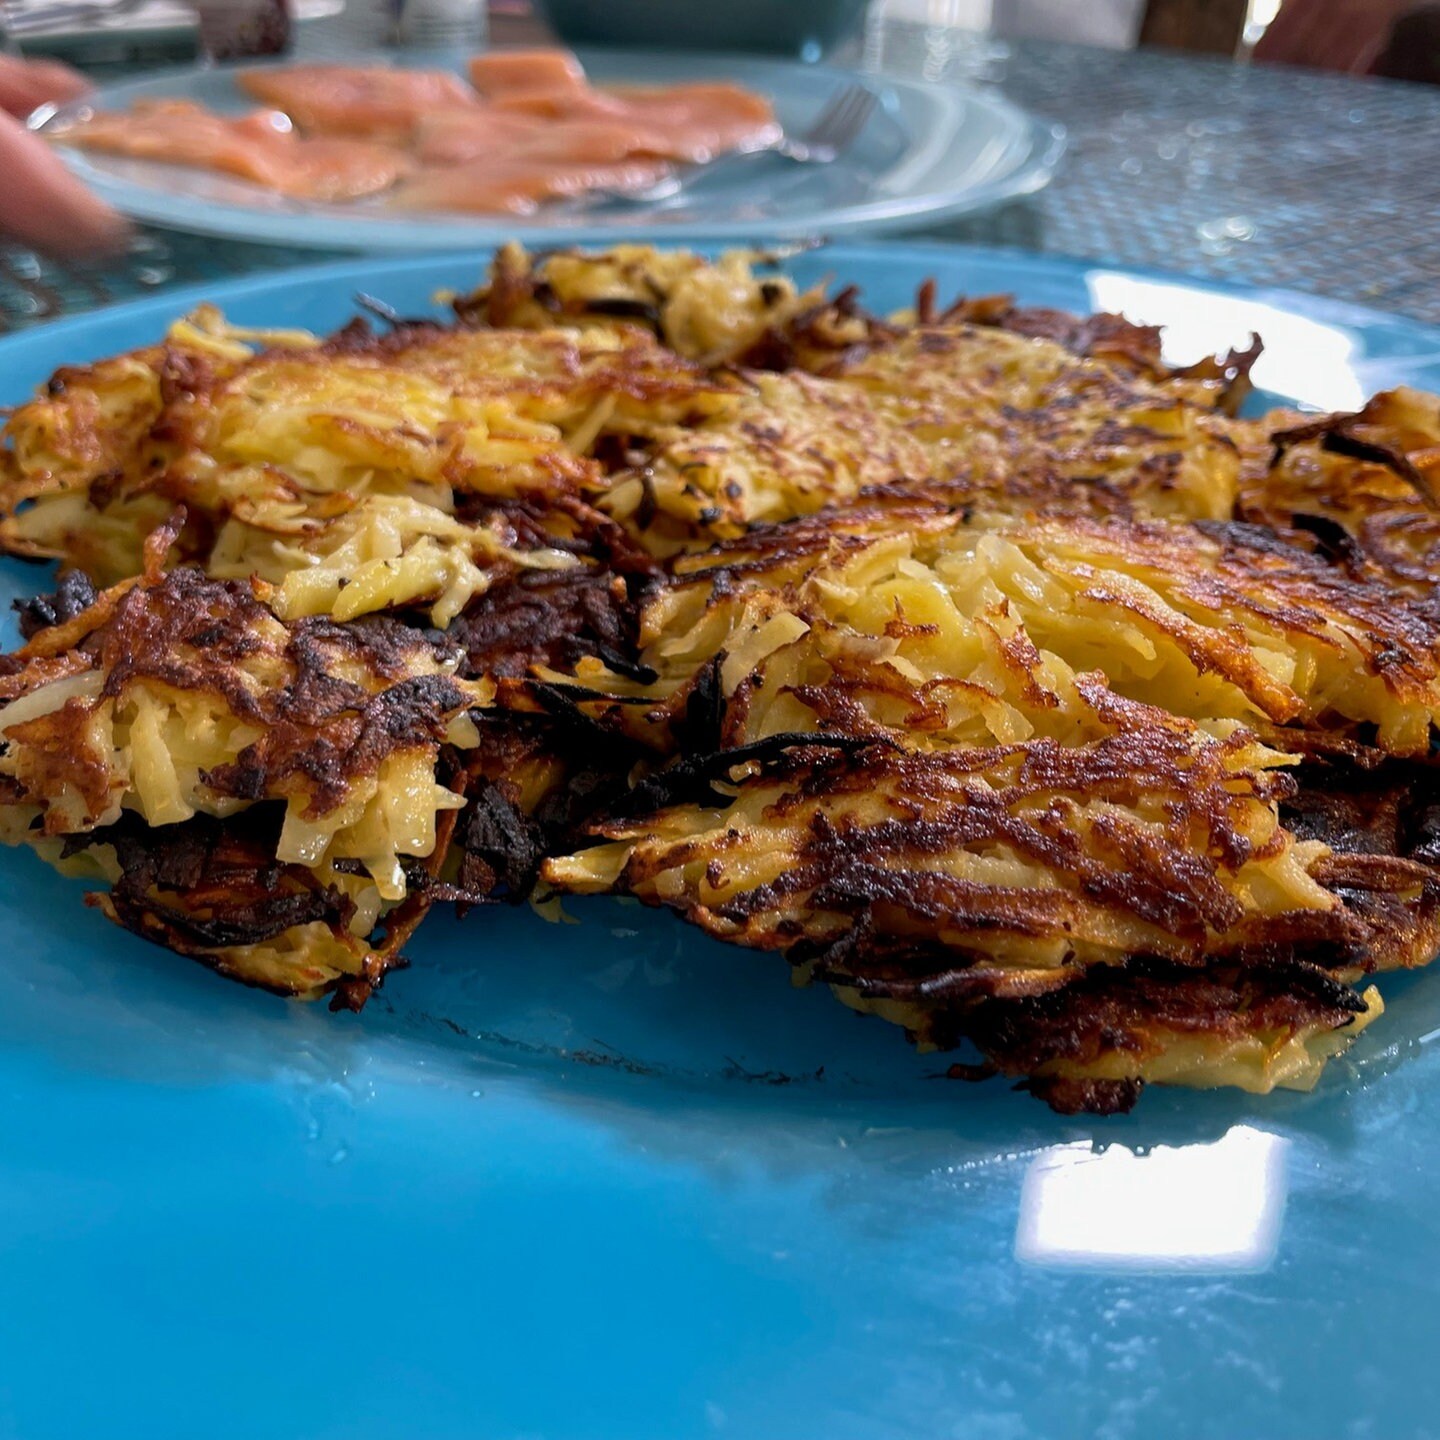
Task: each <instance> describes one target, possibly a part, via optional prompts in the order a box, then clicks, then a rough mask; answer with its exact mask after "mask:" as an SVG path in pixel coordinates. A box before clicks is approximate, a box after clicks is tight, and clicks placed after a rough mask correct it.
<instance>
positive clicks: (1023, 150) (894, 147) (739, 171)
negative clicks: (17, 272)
mask: <svg viewBox="0 0 1440 1440" xmlns="http://www.w3.org/2000/svg"><path fill="white" fill-rule="evenodd" d="M469 53H470V52H468V51H458V50H437V51H433V52H430V53H422V54H419V55H414V54H413V52H412V58H413V60H414V63H415V64H417V65H427V66H438V67H440V68H445V69H453V70H456V71H458V72H460V73H463V72H464V65H465V60H466V59H467V58H468V55H469ZM580 55H581V57H582V59H583V60H584V63H585V68H586V70H587V72H588V73H589V74H590V76H591V77H592V78H593V79H594V80H596V81H598V82H600V83H626V82H628V83H637V84H651V85H654V84H662V83H668V82H671V81H682V80H705V79H718V80H735V81H738V82H739V83H741V84H744V85H748V86H749V87H750V88H752V89H754V90H757V91H759V92H760V93H761V94H763V95H767V96H769V97H770V98H771V100H772V101H773V103H774V105H775V112H776V115H777V116H778V118H779V120H780V122H781V123H782V124H783V125H784V127H785V130H786V132H787V133H788V134H791V135H800V134H803V133H804V132H805V130H806V129H807V127H808V126H809V125H810V124H811V123H812V122H813V121H814V120H815V118H816V117H817V116H818V115H819V113H820V112H821V110H823V109H824V107H825V105H826V104H827V103H828V102H829V101H830V100H831V99H832V98H833V97H834V96H835V95H836V94H837V93H838V92H839V91H840V90H841V89H843V88H844V87H845V86H846V85H847V84H850V83H851V82H852V81H854V79H855V78H856V77H855V76H853V75H850V74H848V73H846V72H843V71H839V70H832V69H829V68H828V67H826V66H823V65H801V64H798V63H794V62H789V61H781V60H761V59H756V58H755V57H754V56H753V55H730V56H727V55H713V54H705V55H701V54H696V55H684V54H678V53H668V54H667V53H657V52H656V51H625V50H595V51H586V50H582V51H580ZM392 60H393V56H376V57H373V58H372V59H371V60H370V61H368V62H365V63H375V64H388V63H391V61H392ZM360 61H364V57H360ZM360 61H357V63H360ZM245 68H250V69H254V68H259V67H256V66H249V67H245ZM235 73H236V72H235V69H234V68H221V69H189V70H177V71H172V72H170V73H168V74H165V73H161V74H157V75H150V76H147V77H146V78H145V79H143V80H129V81H125V82H122V83H118V84H115V85H110V86H106V87H105V88H103V89H101V90H99V91H97V92H95V93H94V94H92V95H89V96H87V97H86V98H85V99H84V100H83V101H78V102H76V103H74V104H71V105H67V106H62V107H59V108H58V109H57V108H56V107H55V106H51V105H47V106H44V107H42V109H40V110H38V111H36V112H35V114H34V115H33V116H31V119H30V124H31V126H32V128H34V129H37V130H40V131H41V132H43V133H47V134H54V133H56V132H57V131H59V130H61V129H63V127H64V125H65V123H66V122H67V121H69V120H71V119H73V118H74V117H75V116H77V115H80V114H84V113H86V112H88V111H91V110H123V109H126V108H128V107H129V106H130V105H132V104H133V103H134V102H135V101H136V100H144V99H154V98H157V97H159V98H166V99H188V100H197V101H200V102H201V103H202V104H204V105H207V106H209V107H210V108H211V109H214V110H219V111H222V112H235V111H242V110H247V109H253V108H254V106H255V101H253V100H250V99H248V98H247V97H246V96H245V95H244V94H242V92H241V91H240V90H239V89H238V87H237V86H236V84H235V79H234V77H235ZM865 83H867V84H869V85H870V86H871V87H872V88H873V89H874V90H875V92H876V93H877V95H878V96H879V97H880V100H881V102H882V103H881V104H880V106H879V107H878V108H877V109H876V111H875V112H874V114H872V116H871V117H870V120H869V121H868V123H867V124H866V125H865V128H864V129H863V130H862V131H861V132H860V134H859V135H858V136H857V137H856V139H855V142H854V144H853V145H851V146H850V148H849V149H848V150H847V151H846V152H845V154H844V155H843V156H841V158H840V159H838V160H837V161H835V162H834V163H833V164H829V165H795V164H793V163H790V162H787V161H785V160H782V159H779V158H777V157H775V156H763V155H761V156H753V157H751V158H750V159H748V160H747V161H746V162H745V164H743V165H740V164H738V163H736V164H734V165H732V166H728V167H726V168H725V169H724V171H723V172H722V173H717V174H716V175H715V176H713V177H709V178H700V179H698V180H696V181H695V182H694V185H693V189H691V190H690V191H687V195H686V198H684V199H683V200H681V201H666V202H661V203H657V204H654V205H650V206H646V207H637V206H623V207H617V206H614V205H611V206H608V207H600V208H597V207H596V206H595V205H594V204H592V203H585V202H566V203H562V204H554V205H550V206H546V207H544V208H543V209H542V210H541V211H540V212H539V213H538V214H537V215H536V216H534V217H533V218H531V219H528V220H523V221H522V220H517V219H516V218H515V217H513V216H510V217H502V216H461V215H455V214H436V215H424V214H416V213H414V212H405V211H394V210H387V209H385V208H384V206H383V204H382V203H381V202H379V201H361V202H357V203H353V204H349V205H343V206H338V205H320V204H314V203H310V202H306V201H298V200H290V199H286V198H285V197H284V196H280V195H275V194H271V193H269V192H267V191H264V190H262V189H260V188H259V187H258V186H255V185H251V184H248V183H246V182H245V181H241V180H232V179H229V178H227V177H225V176H222V175H214V174H210V173H207V172H205V171H199V170H193V169H188V168H184V167H180V166H175V165H161V164H157V163H155V162H153V161H142V160H127V159H123V158H120V157H117V156H110V155H101V154H98V153H93V152H85V151H81V150H77V149H75V148H73V147H71V146H66V145H64V144H61V145H60V153H61V154H62V155H63V156H64V157H65V160H66V162H67V163H68V164H69V166H70V168H71V169H72V170H73V171H74V172H75V173H76V174H77V175H79V176H80V177H81V179H83V180H84V181H85V182H86V183H87V184H88V185H89V186H90V187H91V188H92V189H93V190H95V191H96V192H97V193H98V194H100V195H102V196H103V197H104V198H105V199H107V200H109V201H110V202H111V204H113V205H115V206H116V207H118V208H119V209H120V210H123V211H124V212H125V213H126V214H127V215H132V216H134V217H135V218H136V219H137V220H148V221H151V222H152V223H154V224H156V225H165V226H168V227H170V228H171V229H175V230H190V231H194V232H197V233H199V234H205V235H226V236H230V237H232V238H235V239H240V240H262V241H266V242H270V243H276V244H288V245H307V246H315V247H319V248H323V249H333V250H372V251H373V250H408V251H422V250H423V251H429V252H433V251H434V250H436V249H437V248H442V247H446V246H469V245H477V246H480V245H483V246H489V245H497V244H499V243H501V242H502V241H504V240H507V239H520V240H526V241H533V242H536V243H544V244H556V243H562V244H563V243H571V242H579V241H587V242H588V241H607V240H608V241H612V242H613V241H615V240H619V239H627V240H638V239H655V240H660V239H670V240H677V239H693V238H695V237H698V236H705V237H708V238H715V239H721V238H737V239H743V238H748V237H750V236H753V235H757V234H765V235H768V236H782V237H783V236H788V235H814V234H817V233H818V234H830V235H834V234H839V233H841V232H842V231H854V230H881V229H892V230H893V229H896V228H900V227H903V226H907V225H908V226H912V227H913V226H915V225H918V224H922V223H933V222H935V221H938V220H940V219H943V218H945V217H948V216H954V215H960V214H964V213H967V212H969V211H973V210H978V209H984V208H987V207H989V206H993V205H997V204H999V203H1000V202H1001V201H1002V200H1008V199H1012V198H1013V197H1015V196H1017V195H1026V194H1029V193H1030V192H1032V191H1034V190H1038V189H1040V187H1041V186H1043V185H1044V184H1046V183H1047V182H1048V181H1049V179H1050V177H1051V175H1052V174H1053V173H1054V170H1055V166H1056V165H1057V164H1058V163H1059V160H1060V155H1061V152H1062V151H1063V149H1064V131H1063V129H1061V128H1060V127H1059V126H1053V125H1046V124H1043V123H1041V122H1040V121H1038V120H1035V119H1034V118H1032V117H1031V116H1029V115H1027V114H1026V113H1025V112H1024V111H1022V110H1019V109H1017V108H1016V107H1015V106H1013V105H1011V104H1010V103H1009V102H1008V101H1006V100H1004V99H1002V98H1001V97H1000V96H999V95H997V94H995V93H994V92H993V91H988V90H979V89H967V88H965V87H963V86H959V85H944V86H941V85H925V84H921V83H919V82H916V81H908V80H899V79H888V78H887V79H883V80H882V79H879V78H875V77H872V78H870V79H867V80H866V82H865Z"/></svg>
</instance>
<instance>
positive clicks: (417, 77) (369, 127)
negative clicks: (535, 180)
mask: <svg viewBox="0 0 1440 1440" xmlns="http://www.w3.org/2000/svg"><path fill="white" fill-rule="evenodd" d="M235 81H236V83H237V84H238V85H239V86H240V88H241V89H242V90H243V91H244V92H245V93H246V94H247V95H249V96H251V97H252V98H254V99H256V100H259V101H260V102H261V103H262V104H265V105H273V106H274V107H275V108H276V109H277V110H283V111H284V112H285V113H286V114H287V115H288V116H289V117H290V118H291V119H292V120H293V121H294V122H295V124H296V125H297V126H298V127H299V129H300V130H301V131H303V132H305V133H306V134H314V135H344V136H358V137H362V138H367V139H383V140H393V141H398V142H401V143H404V142H406V141H408V140H409V139H410V137H411V135H412V134H413V133H414V130H415V127H416V125H417V123H418V122H419V121H420V120H421V119H422V118H424V117H426V116H429V115H434V114H436V113H437V112H444V111H456V110H458V111H462V112H463V111H466V110H471V109H474V108H476V107H477V106H478V105H479V103H480V102H479V100H478V99H477V98H476V96H475V92H474V91H473V90H471V89H470V88H469V86H467V85H466V84H465V82H464V81H463V80H462V79H461V78H460V77H459V76H458V75H452V74H451V73H450V72H449V71H448V70H391V69H388V68H386V67H385V66H381V65H374V66H353V65H286V66H283V67H279V66H277V67H275V68H272V69H265V70H242V71H241V72H240V74H238V75H237V76H236V77H235Z"/></svg>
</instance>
